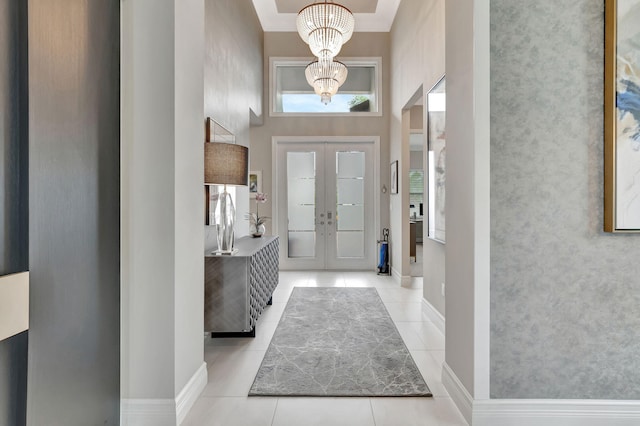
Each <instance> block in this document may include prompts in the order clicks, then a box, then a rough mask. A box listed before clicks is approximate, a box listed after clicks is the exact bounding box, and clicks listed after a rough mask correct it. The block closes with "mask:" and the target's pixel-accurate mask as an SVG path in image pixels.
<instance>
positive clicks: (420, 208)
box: [409, 97, 425, 277]
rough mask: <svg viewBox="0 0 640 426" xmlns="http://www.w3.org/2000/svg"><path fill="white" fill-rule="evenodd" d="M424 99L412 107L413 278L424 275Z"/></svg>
mask: <svg viewBox="0 0 640 426" xmlns="http://www.w3.org/2000/svg"><path fill="white" fill-rule="evenodd" d="M422 104H423V102H422V97H421V98H420V99H418V100H417V101H416V103H415V104H414V105H413V106H412V107H411V111H410V112H411V114H410V123H409V128H410V135H409V265H410V268H411V276H412V277H422V274H423V268H422V264H423V256H422V241H423V229H424V227H423V220H422V219H423V212H424V207H425V203H424V194H425V191H424V176H425V167H424V166H425V164H424V133H423V127H424V126H423V114H424V110H423V105H422Z"/></svg>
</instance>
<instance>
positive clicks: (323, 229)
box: [276, 142, 378, 269]
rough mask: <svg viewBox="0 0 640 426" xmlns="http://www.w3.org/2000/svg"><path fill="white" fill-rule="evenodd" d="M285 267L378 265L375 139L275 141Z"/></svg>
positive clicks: (313, 267) (354, 267)
mask: <svg viewBox="0 0 640 426" xmlns="http://www.w3.org/2000/svg"><path fill="white" fill-rule="evenodd" d="M276 155H277V158H276V170H277V172H276V173H277V178H276V179H277V180H276V185H277V199H278V200H277V206H276V208H277V211H276V216H277V218H276V220H277V228H278V235H279V237H280V266H281V267H282V268H283V269H373V268H375V251H376V243H375V230H374V228H375V209H377V208H378V206H377V205H375V201H374V198H375V197H374V191H373V188H374V185H373V183H374V177H375V176H374V174H375V172H374V164H375V163H374V143H373V142H370V143H364V142H363V143H344V142H343V143H340V142H335V143H334V142H313V143H292V142H281V143H278V144H277V153H276Z"/></svg>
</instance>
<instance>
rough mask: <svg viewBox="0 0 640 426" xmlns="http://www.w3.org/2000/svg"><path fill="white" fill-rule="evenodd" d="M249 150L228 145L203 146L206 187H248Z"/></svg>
mask: <svg viewBox="0 0 640 426" xmlns="http://www.w3.org/2000/svg"><path fill="white" fill-rule="evenodd" d="M248 179H249V148H247V147H246V146H242V145H235V144H230V143H221V142H218V143H208V142H205V144H204V183H205V184H206V185H244V186H246V185H248V184H249V182H248Z"/></svg>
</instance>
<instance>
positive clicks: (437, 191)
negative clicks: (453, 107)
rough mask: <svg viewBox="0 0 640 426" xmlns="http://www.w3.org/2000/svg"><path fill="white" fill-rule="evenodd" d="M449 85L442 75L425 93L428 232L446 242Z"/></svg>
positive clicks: (435, 238)
mask: <svg viewBox="0 0 640 426" xmlns="http://www.w3.org/2000/svg"><path fill="white" fill-rule="evenodd" d="M445 89H446V86H445V78H444V77H442V78H441V79H440V80H439V81H438V82H437V83H436V84H435V86H433V88H432V89H431V90H429V92H428V93H427V96H426V99H427V101H426V103H425V106H426V114H427V151H428V152H427V161H428V173H429V186H428V188H429V189H428V206H429V208H428V210H427V212H428V218H427V221H428V228H427V236H428V237H429V238H431V239H432V240H436V241H438V242H441V243H444V242H445V229H446V228H445V209H444V206H445V199H446V191H445V190H446V185H445V183H446V173H445V172H446V153H447V151H446V147H447V145H446V134H445V123H446V110H447V108H446V93H445V92H446V91H445Z"/></svg>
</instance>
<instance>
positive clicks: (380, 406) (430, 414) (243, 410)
mask: <svg viewBox="0 0 640 426" xmlns="http://www.w3.org/2000/svg"><path fill="white" fill-rule="evenodd" d="M295 286H298V287H304V286H307V287H309V286H319V287H320V286H334V287H376V288H377V289H378V293H379V294H380V297H381V298H382V301H383V302H384V304H385V306H386V307H387V310H388V311H389V314H390V315H391V318H392V319H393V321H394V322H395V324H396V326H397V328H398V331H399V332H400V335H401V336H402V338H403V339H404V341H405V344H406V345H407V348H408V349H409V351H410V352H411V355H412V356H413V359H414V360H415V362H416V364H417V365H418V368H419V369H420V372H421V373H422V375H423V376H424V378H425V380H426V381H427V384H428V385H429V387H430V389H431V391H432V392H433V395H434V397H433V398H402V397H397V398H296V397H286V398H266V397H251V398H249V397H247V393H248V392H249V388H250V387H251V384H252V383H253V379H254V377H255V375H256V372H257V371H258V368H259V367H260V363H261V362H262V358H263V357H264V354H265V352H266V350H267V347H268V346H269V342H270V341H271V337H272V336H273V333H274V331H275V329H276V326H277V325H278V321H279V320H280V316H281V315H282V312H283V310H284V307H285V305H286V302H287V300H288V298H289V295H290V294H291V291H292V290H293V287H295ZM205 362H206V363H207V367H208V373H209V383H208V384H207V387H206V388H205V390H204V391H203V393H202V395H201V396H200V398H199V399H198V401H197V402H196V404H195V405H194V407H193V408H192V409H191V412H190V413H189V414H188V416H187V418H186V419H185V421H184V422H183V423H182V425H183V426H214V425H221V426H241V425H246V426H262V425H264V426H315V425H317V426H340V425H345V426H368V425H372V426H387V425H388V426H413V425H415V426H466V425H467V423H466V422H465V421H464V419H463V417H462V416H461V415H460V413H459V412H458V410H457V408H456V407H455V405H454V404H453V402H452V401H451V398H450V397H449V395H448V394H447V391H446V390H445V388H444V386H443V385H442V382H441V368H442V363H443V362H444V336H443V335H442V333H440V331H439V330H438V329H437V328H436V327H435V325H434V324H433V323H432V322H431V321H430V320H429V319H428V318H427V316H426V315H425V314H424V312H423V307H422V290H420V289H405V288H402V287H400V286H399V285H398V284H396V283H395V281H394V280H393V278H391V277H386V276H378V275H376V274H375V273H373V272H324V271H321V272H317V271H308V272H307V271H305V272H290V271H282V272H280V284H279V285H278V288H277V289H276V290H275V292H274V294H273V305H272V306H269V307H267V308H266V310H265V312H264V313H263V314H262V316H261V317H260V320H259V321H258V325H257V327H256V337H255V338H254V339H251V338H237V339H235V338H234V339H210V338H206V339H205Z"/></svg>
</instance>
